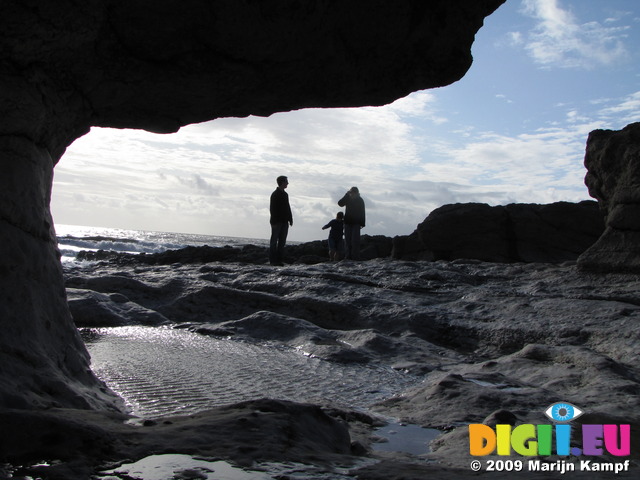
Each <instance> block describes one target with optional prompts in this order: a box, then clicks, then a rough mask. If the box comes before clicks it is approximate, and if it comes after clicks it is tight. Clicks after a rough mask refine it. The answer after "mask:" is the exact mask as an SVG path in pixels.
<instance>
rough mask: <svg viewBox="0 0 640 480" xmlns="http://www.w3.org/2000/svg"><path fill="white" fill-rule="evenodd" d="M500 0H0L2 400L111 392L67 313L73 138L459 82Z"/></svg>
mask: <svg viewBox="0 0 640 480" xmlns="http://www.w3.org/2000/svg"><path fill="white" fill-rule="evenodd" d="M503 2H504V0H476V1H474V2H469V1H467V0H432V1H429V2H425V1H424V0H406V1H402V2H398V1H396V0H377V1H375V2H373V3H372V2H371V1H370V0H353V1H348V2H342V1H329V2H326V1H323V2H320V1H318V2H313V1H308V2H300V1H298V0H262V1H259V2H256V1H247V0H237V1H231V2H228V1H227V2H223V1H212V0H185V1H182V2H177V1H174V0H154V1H153V2H123V1H115V0H88V1H83V2H76V1H71V0H59V1H56V2H42V1H39V0H3V2H2V15H0V60H1V61H0V113H1V114H0V165H1V169H2V174H1V175H0V191H1V192H2V196H1V197H0V245H1V246H2V247H1V248H2V255H0V322H2V335H1V336H0V365H2V368H1V369H0V407H17V408H34V407H35V408H45V407H51V406H64V407H83V408H89V407H100V406H102V407H104V406H105V405H107V404H110V403H111V402H110V400H109V395H108V393H107V395H104V394H103V393H101V390H100V389H101V388H102V389H103V390H104V391H105V392H106V389H104V388H103V386H102V385H101V384H100V382H98V381H97V379H96V378H95V376H94V375H93V374H92V373H91V370H90V368H89V357H88V355H87V352H86V349H85V348H84V345H83V343H82V341H81V339H80V338H79V336H78V334H77V331H76V329H75V327H74V325H73V322H72V320H71V316H70V314H69V310H68V306H67V303H66V296H65V291H64V288H63V280H62V269H61V266H60V261H59V252H58V250H57V245H56V238H55V232H54V228H53V221H52V218H51V213H50V208H49V203H50V198H51V184H52V178H53V168H54V165H56V163H57V162H58V161H59V160H60V158H61V156H62V154H63V153H64V151H65V149H66V148H67V147H68V146H69V145H70V144H71V143H72V142H73V141H74V140H75V139H76V138H78V137H80V136H82V135H84V134H86V133H87V132H88V131H89V130H90V127H92V126H102V127H116V128H140V129H145V130H148V131H152V132H160V133H167V132H175V131H177V130H178V129H179V128H180V127H181V126H183V125H187V124H190V123H195V122H202V121H206V120H212V119H214V118H219V117H230V116H233V117H239V116H248V115H270V114H272V113H274V112H278V111H287V110H292V109H298V108H305V107H347V106H364V105H382V104H386V103H389V102H391V101H393V100H396V99H397V98H400V97H403V96H405V95H407V94H409V93H411V92H413V91H416V90H420V89H425V88H434V87H440V86H444V85H448V84H450V83H452V82H455V81H457V80H459V79H460V78H461V77H462V76H463V75H464V74H465V73H466V71H467V70H468V68H469V67H470V65H471V62H472V56H471V45H472V43H473V40H474V37H475V34H476V32H477V31H478V29H479V28H480V27H481V26H482V24H483V21H484V18H485V17H486V16H487V15H489V14H491V13H492V12H493V11H494V10H495V9H496V8H498V6H499V5H501V4H502V3H503ZM111 398H113V396H112V397H111Z"/></svg>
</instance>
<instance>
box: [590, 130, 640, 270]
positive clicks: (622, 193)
mask: <svg viewBox="0 0 640 480" xmlns="http://www.w3.org/2000/svg"><path fill="white" fill-rule="evenodd" d="M584 164H585V166H586V167H587V175H586V177H585V183H586V184H587V187H588V188H589V194H590V195H591V196H592V197H594V198H597V199H598V202H599V204H600V207H601V208H602V210H603V212H604V214H605V215H606V230H605V232H604V234H603V235H602V237H600V239H599V240H598V241H597V242H596V243H595V244H594V245H593V246H592V247H591V248H590V249H589V250H588V251H587V252H585V253H584V254H583V255H582V256H581V257H580V259H579V261H578V265H579V266H580V267H581V268H583V269H585V270H596V271H608V272H622V271H628V272H640V123H632V124H631V125H628V126H627V127H625V128H624V129H622V130H620V131H612V130H594V131H593V132H591V133H590V134H589V138H588V139H587V150H586V154H585V159H584Z"/></svg>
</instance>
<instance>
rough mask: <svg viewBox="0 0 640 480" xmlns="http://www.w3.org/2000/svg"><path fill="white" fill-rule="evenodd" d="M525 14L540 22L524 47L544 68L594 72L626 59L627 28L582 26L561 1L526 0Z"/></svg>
mask: <svg viewBox="0 0 640 480" xmlns="http://www.w3.org/2000/svg"><path fill="white" fill-rule="evenodd" d="M522 5H523V9H522V11H523V13H524V14H525V15H528V16H530V17H532V18H534V19H535V20H536V21H537V24H536V26H535V27H534V29H533V30H532V31H531V32H529V34H528V36H527V38H526V40H525V48H526V50H527V51H528V52H529V54H530V56H531V57H532V58H533V59H534V61H535V62H536V63H538V64H540V65H542V66H545V67H551V66H556V67H564V68H582V69H592V68H595V67H598V66H610V65H613V64H616V63H619V62H622V61H624V60H626V59H627V58H628V57H629V51H628V49H627V47H626V46H625V40H626V38H627V37H626V32H627V30H628V29H629V27H628V26H621V27H616V26H611V25H610V24H611V23H612V21H611V20H612V19H609V21H607V22H605V23H607V24H609V26H605V25H603V24H601V23H600V22H596V21H591V22H585V23H579V20H578V19H577V18H576V17H575V16H574V14H573V13H572V12H570V11H569V10H565V9H563V8H562V7H561V4H560V1H559V0H523V2H522Z"/></svg>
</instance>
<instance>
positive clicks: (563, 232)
mask: <svg viewBox="0 0 640 480" xmlns="http://www.w3.org/2000/svg"><path fill="white" fill-rule="evenodd" d="M603 230H604V224H603V217H602V213H601V212H600V211H599V209H598V205H597V203H596V202H593V201H584V202H580V203H577V204H575V203H568V202H557V203H552V204H548V205H536V204H510V205H506V206H493V207H492V206H489V205H487V204H483V203H458V204H453V205H445V206H443V207H440V208H438V209H436V210H434V211H433V212H431V214H429V216H428V217H427V218H426V219H425V221H424V222H422V223H421V224H420V225H418V227H417V229H416V230H415V231H414V232H413V233H412V234H411V235H409V236H402V237H396V238H394V240H393V257H394V258H399V259H412V260H415V259H422V260H456V259H461V258H469V259H477V260H483V261H487V262H507V263H509V262H549V263H560V262H564V261H575V260H576V259H577V258H578V256H579V255H580V254H582V253H583V252H584V251H585V250H586V249H587V248H589V247H590V246H591V245H592V244H593V243H594V242H595V241H596V240H597V239H598V237H599V236H600V235H601V234H602V232H603Z"/></svg>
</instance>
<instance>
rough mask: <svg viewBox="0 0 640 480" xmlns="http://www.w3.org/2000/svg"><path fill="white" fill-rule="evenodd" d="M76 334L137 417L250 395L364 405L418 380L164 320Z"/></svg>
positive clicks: (190, 410) (101, 374)
mask: <svg viewBox="0 0 640 480" xmlns="http://www.w3.org/2000/svg"><path fill="white" fill-rule="evenodd" d="M83 337H84V338H85V341H86V343H87V348H88V349H89V352H90V354H91V358H92V368H93V370H94V371H95V372H96V374H97V375H98V377H100V378H101V379H102V380H103V381H105V382H106V383H107V385H109V387H111V389H113V390H114V391H115V392H117V393H118V394H119V395H121V396H122V398H123V399H124V400H125V401H126V402H127V404H128V405H129V407H130V408H131V413H133V414H134V415H137V416H140V417H157V416H166V415H173V414H188V413H194V412H197V411H202V410H206V409H207V408H210V407H213V406H218V405H223V404H229V403H236V402H239V401H244V400H251V399H257V398H274V399H280V400H291V401H297V402H311V403H318V404H326V403H327V402H330V403H332V404H333V405H335V406H342V407H350V408H366V407H367V406H369V405H370V404H372V403H373V402H376V401H379V400H382V399H384V398H388V397H391V396H393V395H395V394H398V393H400V392H401V391H402V390H404V389H405V388H407V387H409V386H412V385H415V384H416V383H418V382H419V381H420V380H419V379H418V378H417V377H413V376H410V375H407V374H405V373H400V372H396V371H395V370H392V369H390V368H381V367H371V366H363V365H344V364H338V363H333V362H327V361H324V360H320V359H318V358H311V357H307V356H305V355H302V354H301V353H299V352H297V351H295V350H293V349H283V348H276V347H272V346H266V345H255V344H249V343H242V342H237V341H233V340H228V339H220V338H213V337H207V336H202V335H198V334H195V333H192V332H188V331H184V330H174V329H170V328H152V327H114V328H104V329H97V330H96V329H92V330H90V331H84V332H83Z"/></svg>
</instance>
